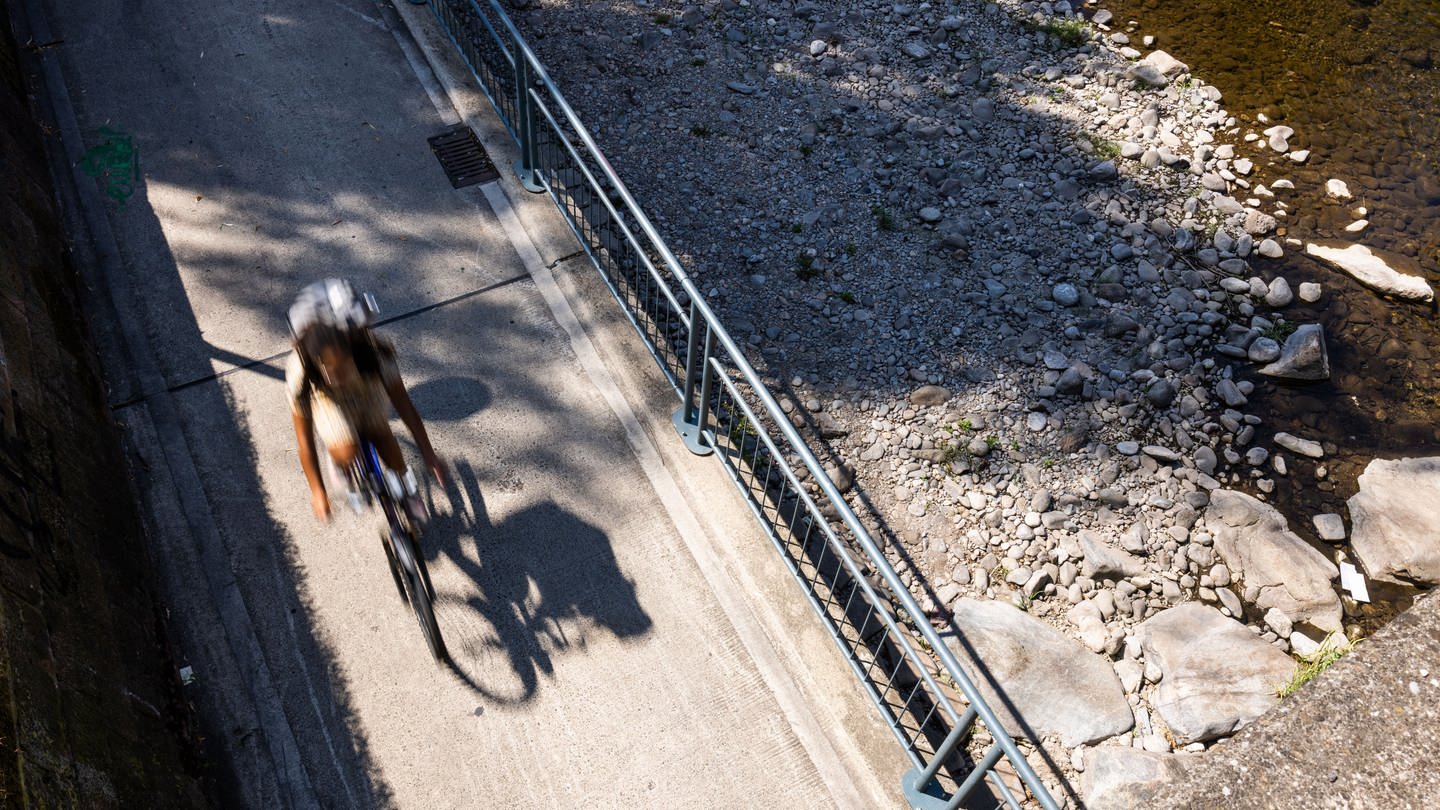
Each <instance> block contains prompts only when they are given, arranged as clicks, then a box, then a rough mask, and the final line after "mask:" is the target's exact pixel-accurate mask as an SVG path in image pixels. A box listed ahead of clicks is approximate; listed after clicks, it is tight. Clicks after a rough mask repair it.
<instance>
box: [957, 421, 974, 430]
mask: <svg viewBox="0 0 1440 810" xmlns="http://www.w3.org/2000/svg"><path fill="white" fill-rule="evenodd" d="M955 429H956V430H964V431H971V430H974V429H975V423H974V422H971V421H970V420H969V419H961V420H960V421H959V422H956V423H955Z"/></svg>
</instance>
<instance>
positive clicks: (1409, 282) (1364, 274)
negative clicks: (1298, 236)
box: [1305, 242, 1435, 301]
mask: <svg viewBox="0 0 1440 810" xmlns="http://www.w3.org/2000/svg"><path fill="white" fill-rule="evenodd" d="M1305 252H1306V253H1308V254H1310V255H1311V256H1314V257H1315V258H1317V259H1320V260H1321V261H1323V262H1325V263H1326V264H1329V265H1332V266H1334V267H1337V268H1339V269H1341V270H1343V271H1345V272H1346V273H1349V274H1350V275H1351V276H1354V277H1355V279H1356V280H1357V281H1359V282H1360V283H1361V284H1364V285H1365V286H1367V287H1370V288H1371V289H1374V290H1376V291H1378V292H1381V293H1384V294H1385V295H1392V296H1394V297H1396V298H1401V299H1404V300H1406V301H1433V300H1435V291H1434V290H1433V289H1431V288H1430V285H1429V284H1428V283H1426V281H1425V279H1423V278H1421V277H1419V276H1412V275H1408V274H1406V273H1402V272H1400V271H1399V270H1396V269H1395V268H1393V267H1391V266H1390V264H1389V263H1388V262H1387V261H1386V260H1385V259H1384V258H1382V257H1380V256H1378V255H1376V254H1375V253H1374V252H1373V251H1371V250H1370V248H1368V247H1365V246H1364V245H1350V246H1349V247H1347V248H1344V249H1341V248H1336V247H1328V246H1326V245H1320V244H1315V243H1313V242H1312V243H1309V244H1306V245H1305Z"/></svg>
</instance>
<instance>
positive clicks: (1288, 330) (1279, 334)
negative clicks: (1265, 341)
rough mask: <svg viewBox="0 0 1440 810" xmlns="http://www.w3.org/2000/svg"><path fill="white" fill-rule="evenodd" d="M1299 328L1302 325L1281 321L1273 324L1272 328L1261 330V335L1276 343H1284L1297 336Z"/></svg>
mask: <svg viewBox="0 0 1440 810" xmlns="http://www.w3.org/2000/svg"><path fill="white" fill-rule="evenodd" d="M1299 328H1300V324H1298V323H1294V322H1291V321H1279V322H1278V323H1274V324H1271V325H1270V326H1267V327H1265V328H1264V329H1262V330H1260V334H1262V335H1264V336H1265V337H1268V338H1270V339H1271V340H1273V341H1275V342H1276V343H1284V342H1285V339H1286V338H1288V337H1290V336H1291V335H1293V334H1295V330H1296V329H1299Z"/></svg>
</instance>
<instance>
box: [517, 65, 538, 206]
mask: <svg viewBox="0 0 1440 810" xmlns="http://www.w3.org/2000/svg"><path fill="white" fill-rule="evenodd" d="M511 53H513V54H514V55H515V119H516V120H515V129H516V132H517V134H519V136H520V160H519V161H517V162H516V163H515V174H517V175H518V176H519V177H520V185H522V186H524V187H525V190H526V191H533V192H537V193H538V192H541V191H544V190H545V184H544V183H542V182H541V181H540V173H539V171H538V169H539V166H537V165H536V164H537V163H538V161H537V160H536V152H537V150H536V144H535V109H534V107H532V106H531V101H530V88H531V86H533V85H534V84H535V81H534V79H533V78H532V77H531V73H530V60H529V59H528V58H527V57H526V56H525V53H524V49H522V48H521V47H520V45H519V43H514V44H513V46H512V48H511Z"/></svg>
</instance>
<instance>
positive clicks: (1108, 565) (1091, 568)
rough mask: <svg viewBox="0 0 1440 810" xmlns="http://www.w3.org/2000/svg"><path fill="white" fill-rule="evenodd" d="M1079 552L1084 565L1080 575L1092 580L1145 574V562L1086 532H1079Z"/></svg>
mask: <svg viewBox="0 0 1440 810" xmlns="http://www.w3.org/2000/svg"><path fill="white" fill-rule="evenodd" d="M1079 539H1080V551H1081V553H1082V554H1084V555H1085V563H1084V565H1082V566H1081V567H1080V573H1081V574H1084V575H1085V576H1087V577H1090V578H1092V579H1121V578H1124V577H1133V576H1138V575H1140V574H1143V573H1145V561H1144V560H1142V559H1140V558H1139V557H1136V556H1135V555H1134V554H1131V553H1129V552H1128V551H1123V550H1121V549H1118V548H1111V547H1110V546H1109V545H1108V544H1107V543H1106V542H1105V541H1104V540H1101V539H1100V538H1099V537H1097V536H1095V534H1094V533H1092V532H1088V531H1081V532H1080V536H1079Z"/></svg>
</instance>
